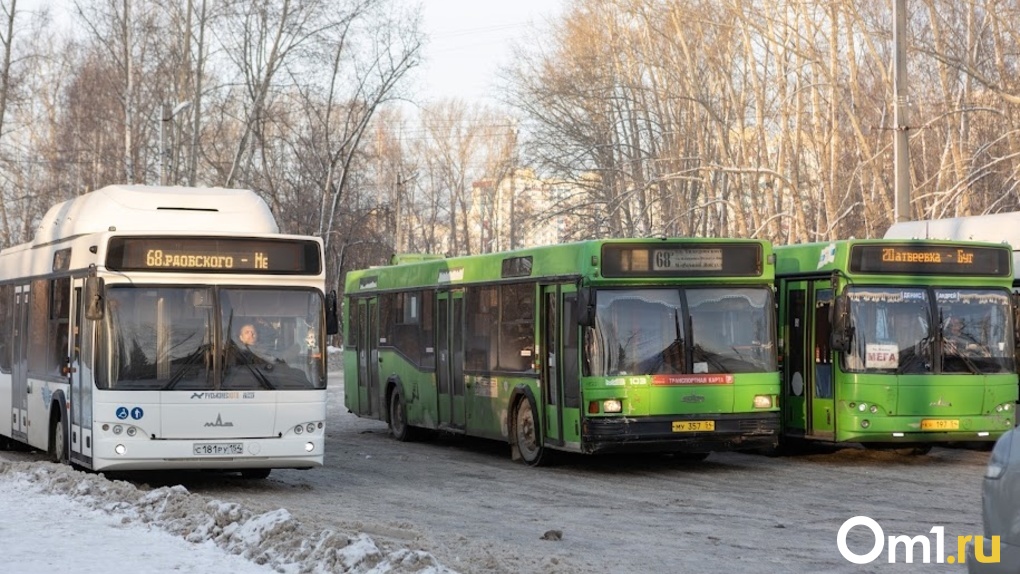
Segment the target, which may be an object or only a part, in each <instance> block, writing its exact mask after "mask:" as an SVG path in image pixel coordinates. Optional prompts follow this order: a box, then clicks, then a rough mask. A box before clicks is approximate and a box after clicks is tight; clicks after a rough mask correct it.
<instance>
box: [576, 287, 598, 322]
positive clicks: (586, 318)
mask: <svg viewBox="0 0 1020 574" xmlns="http://www.w3.org/2000/svg"><path fill="white" fill-rule="evenodd" d="M577 322H578V323H580V325H581V326H582V327H594V326H595V290H594V289H592V288H591V287H581V288H579V289H578V290H577Z"/></svg>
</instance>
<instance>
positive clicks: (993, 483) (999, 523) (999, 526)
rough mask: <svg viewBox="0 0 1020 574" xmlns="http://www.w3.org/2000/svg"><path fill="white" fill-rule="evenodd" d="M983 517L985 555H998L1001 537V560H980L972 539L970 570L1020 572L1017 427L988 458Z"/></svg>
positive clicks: (989, 573) (991, 573) (976, 573)
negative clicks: (994, 542)
mask: <svg viewBox="0 0 1020 574" xmlns="http://www.w3.org/2000/svg"><path fill="white" fill-rule="evenodd" d="M981 517H982V519H983V522H984V536H982V537H981V538H980V540H981V543H982V552H981V555H982V556H983V557H991V556H994V548H993V547H992V536H999V537H1000V544H999V561H998V562H995V563H991V562H988V563H983V562H978V560H977V557H976V556H975V552H974V550H975V549H974V541H973V540H972V541H970V542H968V543H967V550H966V553H967V572H969V573H970V574H1020V436H1017V431H1016V430H1015V429H1014V430H1011V431H1009V432H1007V433H1006V434H1004V435H1002V436H1001V437H999V440H998V441H997V442H996V443H995V447H994V448H993V449H992V454H991V456H990V457H989V459H988V467H987V468H986V469H985V479H984V484H983V485H982V489H981Z"/></svg>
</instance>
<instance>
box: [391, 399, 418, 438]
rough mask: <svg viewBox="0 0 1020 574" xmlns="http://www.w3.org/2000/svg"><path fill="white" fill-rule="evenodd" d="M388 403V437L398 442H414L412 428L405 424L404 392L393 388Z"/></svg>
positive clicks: (405, 404)
mask: <svg viewBox="0 0 1020 574" xmlns="http://www.w3.org/2000/svg"><path fill="white" fill-rule="evenodd" d="M389 403H390V404H389V421H388V422H389V423H390V436H392V437H393V438H395V439H397V440H398V441H400V442H408V441H412V440H414V438H415V432H414V427H412V426H411V425H409V424H407V403H406V402H404V392H403V391H401V390H400V387H398V386H394V387H393V391H392V392H390V401H389Z"/></svg>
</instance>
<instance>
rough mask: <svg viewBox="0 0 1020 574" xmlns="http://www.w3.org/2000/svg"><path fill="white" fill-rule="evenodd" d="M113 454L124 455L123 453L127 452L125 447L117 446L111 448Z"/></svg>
mask: <svg viewBox="0 0 1020 574" xmlns="http://www.w3.org/2000/svg"><path fill="white" fill-rule="evenodd" d="M113 452H115V453H117V454H124V453H125V452H127V447H125V446H124V445H122V444H118V445H117V446H115V447H113Z"/></svg>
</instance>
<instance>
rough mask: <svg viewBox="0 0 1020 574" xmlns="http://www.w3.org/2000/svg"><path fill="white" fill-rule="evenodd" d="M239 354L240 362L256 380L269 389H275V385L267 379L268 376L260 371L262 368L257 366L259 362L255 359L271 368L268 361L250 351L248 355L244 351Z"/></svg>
mask: <svg viewBox="0 0 1020 574" xmlns="http://www.w3.org/2000/svg"><path fill="white" fill-rule="evenodd" d="M239 356H241V357H242V359H241V364H242V365H244V366H245V367H247V369H248V370H249V371H251V374H252V375H254V376H255V379H256V380H258V382H259V384H261V385H262V386H264V387H265V388H267V389H270V390H275V389H276V386H275V385H273V383H272V382H271V381H270V380H269V377H267V376H266V374H265V373H263V372H262V369H261V368H259V364H258V362H257V361H256V360H255V359H256V358H257V359H259V360H260V361H262V363H263V364H265V365H266V367H267V368H268V369H272V365H271V364H270V363H269V362H267V361H266V360H265V359H261V358H259V357H257V356H256V355H255V354H254V353H252V354H251V356H250V357H249V356H246V355H245V354H244V353H242V354H240V355H239Z"/></svg>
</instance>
